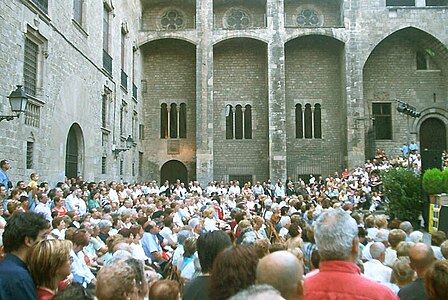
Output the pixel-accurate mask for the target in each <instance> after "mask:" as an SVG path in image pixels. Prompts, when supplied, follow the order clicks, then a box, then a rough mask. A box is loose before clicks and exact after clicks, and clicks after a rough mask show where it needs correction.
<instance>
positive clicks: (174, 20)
mask: <svg viewBox="0 0 448 300" xmlns="http://www.w3.org/2000/svg"><path fill="white" fill-rule="evenodd" d="M160 23H161V25H162V28H163V29H168V30H176V29H182V28H183V27H184V17H183V15H182V14H181V13H180V12H178V11H177V10H169V11H167V12H166V13H165V15H164V16H163V17H162V18H161V20H160Z"/></svg>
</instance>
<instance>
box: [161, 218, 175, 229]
mask: <svg viewBox="0 0 448 300" xmlns="http://www.w3.org/2000/svg"><path fill="white" fill-rule="evenodd" d="M172 224H173V218H172V217H165V218H164V219H163V225H164V226H165V227H171V225H172Z"/></svg>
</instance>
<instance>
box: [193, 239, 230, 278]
mask: <svg viewBox="0 0 448 300" xmlns="http://www.w3.org/2000/svg"><path fill="white" fill-rule="evenodd" d="M231 245H232V241H231V240H230V237H229V236H228V235H227V234H226V233H225V232H224V231H221V230H216V231H212V232H207V233H204V234H202V235H200V236H199V238H198V240H197V241H196V247H197V250H198V258H199V262H200V264H201V269H202V273H208V272H210V271H211V269H212V267H213V262H214V261H215V258H216V256H217V255H218V254H219V253H220V252H221V251H222V250H224V249H225V248H227V247H229V246H231Z"/></svg>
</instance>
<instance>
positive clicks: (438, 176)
mask: <svg viewBox="0 0 448 300" xmlns="http://www.w3.org/2000/svg"><path fill="white" fill-rule="evenodd" d="M444 174H445V176H448V172H443V173H442V171H440V170H439V169H437V168H434V169H428V170H426V172H425V174H423V189H424V190H425V192H427V193H428V194H441V193H443V192H446V187H445V186H444V185H445V182H444V181H446V180H444Z"/></svg>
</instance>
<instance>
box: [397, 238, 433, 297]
mask: <svg viewBox="0 0 448 300" xmlns="http://www.w3.org/2000/svg"><path fill="white" fill-rule="evenodd" d="M409 259H410V260H411V263H410V265H411V268H412V269H414V270H415V271H416V272H417V279H416V280H415V281H414V282H412V283H409V284H407V285H405V286H404V287H403V288H402V289H401V290H400V291H399V292H398V296H399V297H400V300H412V299H415V300H417V299H418V300H425V299H427V297H426V293H425V284H424V277H425V274H426V272H427V271H428V270H429V269H430V268H431V266H432V264H433V263H434V259H435V258H434V252H433V251H432V248H431V247H430V246H428V245H426V244H424V243H418V244H415V245H414V246H413V247H412V248H411V249H410V250H409Z"/></svg>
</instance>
